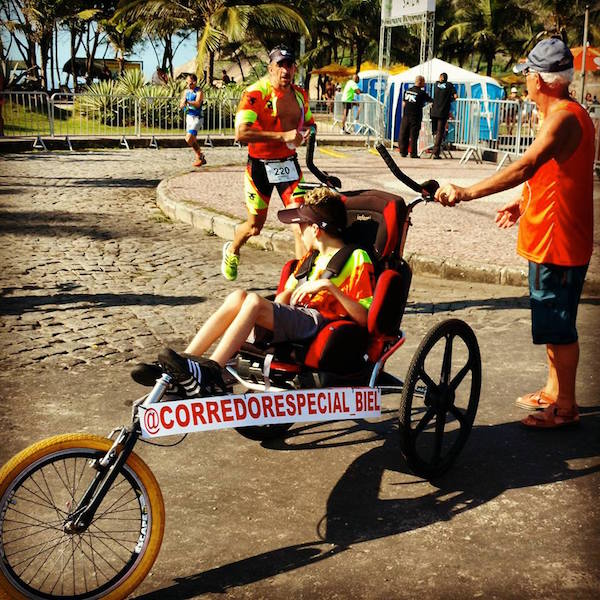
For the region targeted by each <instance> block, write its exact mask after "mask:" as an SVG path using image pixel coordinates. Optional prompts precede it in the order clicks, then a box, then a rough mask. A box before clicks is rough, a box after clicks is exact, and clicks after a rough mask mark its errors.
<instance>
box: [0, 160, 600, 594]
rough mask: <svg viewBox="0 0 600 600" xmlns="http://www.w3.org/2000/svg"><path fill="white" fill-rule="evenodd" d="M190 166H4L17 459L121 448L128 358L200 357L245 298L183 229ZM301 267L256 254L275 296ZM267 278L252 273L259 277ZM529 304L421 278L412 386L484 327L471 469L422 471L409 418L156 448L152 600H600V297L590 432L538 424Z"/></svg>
mask: <svg viewBox="0 0 600 600" xmlns="http://www.w3.org/2000/svg"><path fill="white" fill-rule="evenodd" d="M188 155H189V152H185V151H184V150H161V151H160V153H156V152H155V151H150V150H148V151H145V150H135V151H131V152H127V151H117V152H94V153H77V154H74V155H73V154H66V153H65V154H53V155H51V156H43V155H22V156H9V157H7V158H5V159H4V160H2V162H0V171H1V172H0V177H1V179H0V182H1V183H2V187H1V188H0V205H1V213H0V217H1V221H0V228H1V231H2V269H1V270H0V280H1V287H2V298H1V302H2V313H3V315H2V316H3V318H2V325H1V327H0V344H1V345H2V348H3V352H2V358H1V359H0V360H1V362H0V367H2V372H1V374H0V390H1V392H0V407H1V410H0V431H1V432H2V439H3V443H2V444H1V445H0V463H2V462H4V461H5V460H6V459H8V458H9V457H10V456H11V455H12V454H14V453H15V452H16V451H18V450H20V449H21V448H23V447H25V446H26V445H28V444H30V443H32V442H33V441H36V440H39V439H41V438H42V437H46V436H48V435H52V434H55V433H62V432H66V431H89V432H93V433H100V434H102V433H105V432H108V431H109V430H110V429H111V428H112V427H113V426H115V425H118V424H119V423H122V422H124V421H125V420H126V419H127V417H128V413H129V407H128V406H127V405H126V403H127V400H130V399H131V398H134V397H136V396H137V395H139V393H140V389H141V388H139V387H138V386H136V385H135V384H134V383H133V382H131V381H130V380H129V377H128V368H129V364H128V363H129V361H131V360H133V359H137V358H152V357H153V356H154V354H155V353H156V350H157V349H158V348H160V347H161V346H163V345H165V344H172V345H173V346H175V347H181V346H182V344H183V343H184V341H185V340H187V339H188V337H189V335H190V332H191V331H192V330H193V329H195V327H196V325H197V323H199V322H200V321H201V320H202V319H203V318H205V316H206V315H207V314H209V313H210V312H211V311H212V310H213V309H214V307H215V306H216V305H217V303H218V302H219V301H220V299H221V298H222V297H223V296H224V294H225V293H226V291H227V290H228V289H230V284H227V283H226V282H225V281H224V280H223V279H222V278H221V277H220V275H219V260H220V248H221V244H222V240H220V239H219V238H215V237H207V236H203V235H202V234H201V233H199V232H198V231H197V230H193V229H191V228H189V227H187V226H185V225H182V224H178V223H171V222H168V221H166V220H165V219H164V217H163V216H162V215H161V213H160V212H159V211H157V209H156V207H155V204H154V188H155V186H156V184H157V183H158V181H159V179H160V178H162V177H164V176H166V175H167V174H171V173H173V172H176V171H177V170H178V169H181V168H182V165H185V164H187V161H188V159H189V156H188ZM284 258H285V257H284V256H283V255H281V254H278V253H266V252H262V251H259V250H253V249H250V248H248V249H247V251H246V252H245V254H244V264H245V265H248V268H246V269H243V270H242V274H241V278H240V281H239V283H240V285H241V286H243V287H248V288H252V289H256V290H258V291H261V292H264V291H266V290H267V289H270V288H271V287H272V285H273V283H274V282H275V281H276V278H277V273H278V270H279V266H280V265H281V263H282V262H283V260H284ZM250 265H252V268H250V267H249V266H250ZM525 293H526V291H525V290H524V289H523V288H513V287H510V286H491V285H476V284H466V283H461V282H447V281H444V280H437V279H425V278H416V279H415V281H414V282H413V286H412V289H411V295H410V298H411V300H410V303H409V306H408V308H407V312H406V316H405V319H404V325H403V326H404V328H405V329H406V331H407V332H408V335H409V339H408V341H407V343H406V345H405V347H404V348H403V349H402V351H401V352H399V353H398V358H394V359H393V361H392V362H391V364H390V366H391V368H392V369H393V370H394V372H396V373H397V374H399V375H403V374H404V373H405V372H406V368H407V365H408V362H409V360H410V357H411V355H412V353H413V351H414V349H415V348H416V346H417V345H418V343H419V341H420V340H421V339H422V337H423V336H424V335H425V333H426V331H427V330H428V329H429V328H430V327H431V326H433V324H434V323H436V322H438V321H440V320H442V319H444V318H447V317H450V316H453V317H459V318H462V319H465V320H466V321H468V322H469V324H470V325H471V326H472V327H473V328H474V330H475V331H476V334H477V336H478V339H479V343H480V346H481V350H482V358H483V364H484V381H483V389H482V395H481V404H480V409H479V412H478V416H477V421H476V427H475V429H474V431H473V433H472V435H471V438H470V440H469V444H468V446H467V448H466V450H465V452H464V453H463V455H462V456H461V458H460V460H459V461H458V463H457V465H456V466H455V468H454V469H452V471H451V472H450V473H449V474H448V475H447V476H446V477H444V478H443V479H442V480H440V481H436V482H435V483H430V482H427V481H424V480H421V479H419V478H417V477H415V476H414V475H412V474H410V473H409V472H408V471H407V468H406V465H405V464H404V463H403V461H402V459H401V457H400V454H399V451H398V445H397V441H396V433H395V427H396V426H395V421H394V417H393V413H392V412H391V411H393V410H395V409H396V408H397V399H394V398H389V399H387V400H386V410H387V412H386V413H385V416H384V417H383V418H382V420H381V421H378V422H376V423H370V424H366V423H362V422H361V423H354V422H344V423H336V424H316V425H310V426H296V427H294V428H293V429H292V434H291V435H290V436H289V437H287V438H286V439H285V440H283V441H280V442H276V443H272V444H270V445H260V444H257V443H253V442H250V441H248V440H245V439H244V438H241V437H240V436H239V435H238V434H237V433H236V432H234V431H221V432H211V433H207V434H197V435H195V436H190V438H189V439H188V440H187V441H186V443H185V444H184V445H183V446H182V447H178V448H175V449H160V448H147V447H140V453H141V454H142V456H144V458H145V459H146V461H147V462H148V463H149V464H150V465H151V467H152V469H153V470H154V472H155V473H156V475H157V477H158V480H159V482H160V484H161V488H162V490H163V493H164V496H165V501H166V505H167V530H166V536H165V541H164V544H163V549H162V551H161V554H160V556H159V558H158V561H157V563H156V565H155V567H154V568H153V570H152V572H151V574H150V575H149V577H148V578H147V579H146V581H145V582H144V583H143V584H142V586H141V587H140V589H139V590H138V592H137V593H136V595H135V597H136V598H145V599H154V598H156V599H159V598H160V599H161V600H163V599H176V598H177V599H180V598H200V597H209V598H217V597H219V598H222V597H223V596H224V595H225V596H226V597H228V598H267V597H268V598H290V597H297V598H350V597H364V598H392V597H395V598H409V597H414V596H417V595H419V596H426V597H432V598H447V597H455V598H467V597H468V598H471V597H480V596H485V597H489V598H508V597H521V598H542V597H543V598H564V597H577V598H596V597H597V595H598V590H599V589H600V547H599V545H598V536H599V535H600V509H599V508H598V503H597V492H598V489H599V486H600V411H599V407H598V397H597V392H598V389H600V385H599V384H600V363H599V361H598V358H599V357H600V340H599V339H598V336H597V333H596V332H597V330H598V328H597V324H598V316H599V310H600V309H599V308H598V304H599V302H600V301H599V299H598V298H596V297H590V296H588V297H586V298H585V299H584V302H583V304H582V306H581V311H580V333H581V347H582V364H581V368H580V373H579V402H580V404H581V406H582V413H583V414H584V418H583V422H582V426H581V427H580V429H579V431H573V432H569V431H565V432H554V433H549V434H541V435H540V434H539V433H538V432H529V431H526V430H524V429H522V428H521V427H519V425H518V424H517V419H518V418H520V417H521V416H523V413H522V412H521V411H519V410H518V409H517V408H516V407H514V404H513V401H514V398H515V397H516V396H517V395H519V394H521V393H522V392H524V391H529V390H531V389H534V388H535V386H539V385H540V384H541V383H542V381H543V378H544V353H543V349H541V348H534V347H532V346H531V344H530V340H529V317H528V310H527V300H526V297H525Z"/></svg>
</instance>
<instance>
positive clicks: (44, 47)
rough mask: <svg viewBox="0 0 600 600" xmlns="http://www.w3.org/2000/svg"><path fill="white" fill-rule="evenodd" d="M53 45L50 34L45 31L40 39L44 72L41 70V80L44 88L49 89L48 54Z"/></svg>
mask: <svg viewBox="0 0 600 600" xmlns="http://www.w3.org/2000/svg"><path fill="white" fill-rule="evenodd" d="M51 46H52V42H51V40H49V39H48V34H47V33H44V34H43V35H42V38H41V40H40V57H41V59H42V64H41V68H42V72H41V75H40V77H41V82H42V89H44V90H47V89H48V56H49V52H50V47H51Z"/></svg>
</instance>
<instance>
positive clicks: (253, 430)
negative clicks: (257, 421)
mask: <svg viewBox="0 0 600 600" xmlns="http://www.w3.org/2000/svg"><path fill="white" fill-rule="evenodd" d="M292 425H293V423H275V424H273V425H251V426H249V427H236V428H235V430H236V431H237V432H238V433H239V434H240V435H243V436H244V437H245V438H248V439H249V440H254V441H257V442H266V441H267V440H275V439H277V438H280V437H283V436H284V435H285V433H286V432H287V430H288V429H289V428H290V427H291V426H292Z"/></svg>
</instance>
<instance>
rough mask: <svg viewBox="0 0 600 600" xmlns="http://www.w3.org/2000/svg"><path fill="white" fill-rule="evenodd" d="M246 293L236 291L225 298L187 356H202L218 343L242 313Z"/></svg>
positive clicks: (197, 335)
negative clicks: (240, 312) (236, 317)
mask: <svg viewBox="0 0 600 600" xmlns="http://www.w3.org/2000/svg"><path fill="white" fill-rule="evenodd" d="M246 295H247V294H246V292H244V291H243V290H236V291H235V292H232V293H231V294H229V296H227V298H225V301H224V302H223V304H221V306H220V307H219V308H218V309H217V311H216V312H214V313H213V314H212V315H211V316H210V317H209V318H208V319H207V321H206V322H205V323H204V325H202V327H201V328H200V330H199V331H198V333H197V334H196V335H195V336H194V339H193V340H192V341H191V342H190V343H189V345H188V347H187V348H186V349H185V351H186V353H187V354H193V355H194V356H202V355H203V354H204V353H205V352H206V351H207V350H208V349H209V348H210V347H211V346H212V345H213V343H214V342H216V341H217V340H218V339H219V338H220V337H221V336H222V335H223V334H224V333H225V331H226V330H227V328H228V327H229V326H230V325H231V323H232V322H233V320H234V319H235V316H236V315H237V314H238V312H239V311H240V309H241V307H242V305H243V303H244V300H245V299H246Z"/></svg>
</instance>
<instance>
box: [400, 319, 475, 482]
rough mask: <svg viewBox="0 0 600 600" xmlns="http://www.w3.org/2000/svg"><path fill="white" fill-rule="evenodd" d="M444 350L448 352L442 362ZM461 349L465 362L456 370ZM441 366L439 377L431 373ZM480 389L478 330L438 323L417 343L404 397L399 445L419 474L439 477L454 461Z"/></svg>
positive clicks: (453, 322)
mask: <svg viewBox="0 0 600 600" xmlns="http://www.w3.org/2000/svg"><path fill="white" fill-rule="evenodd" d="M440 343H441V344H442V345H443V348H442V347H440V346H439V344H440ZM439 350H443V352H442V356H441V360H439V361H438V358H439V356H438V355H439ZM457 350H458V351H459V353H460V354H461V358H460V359H459V360H460V361H461V362H460V367H459V369H458V370H457V371H455V372H454V374H453V369H452V361H453V359H454V356H455V355H456V351H457ZM432 351H433V352H432ZM453 355H454V356H453ZM428 359H429V360H428ZM437 365H439V367H440V370H439V373H440V375H439V378H437V377H435V376H433V374H432V366H437ZM436 379H437V383H436V381H435V380H436ZM480 392H481V355H480V352H479V344H478V343H477V338H476V336H475V333H474V332H473V330H472V329H471V328H470V327H469V326H468V325H467V324H466V323H465V322H464V321H461V320H459V319H448V320H446V321H442V322H441V323H438V324H437V325H436V326H434V327H433V328H432V329H431V330H430V331H429V332H428V333H427V335H426V336H425V337H424V338H423V340H422V341H421V344H420V345H419V347H418V348H417V351H416V352H415V354H414V356H413V358H412V361H411V363H410V366H409V367H408V372H407V374H406V380H405V382H404V388H403V390H402V395H401V397H400V415H399V418H400V427H399V431H400V447H401V450H402V453H403V455H404V457H405V459H406V461H407V463H408V465H409V466H410V468H411V469H412V470H413V471H414V472H415V473H416V474H417V475H420V476H422V477H425V478H428V479H429V478H433V477H438V476H440V475H442V474H443V473H445V472H446V471H447V470H448V469H449V468H450V467H451V466H452V464H453V462H454V461H455V460H456V458H457V456H458V455H459V453H460V452H461V450H462V449H463V447H464V445H465V444H466V442H467V438H468V437H469V434H470V433H471V428H472V426H473V421H474V420H475V414H476V413H477V406H478V404H479V394H480ZM449 425H451V427H449Z"/></svg>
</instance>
